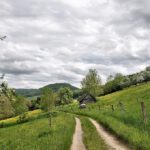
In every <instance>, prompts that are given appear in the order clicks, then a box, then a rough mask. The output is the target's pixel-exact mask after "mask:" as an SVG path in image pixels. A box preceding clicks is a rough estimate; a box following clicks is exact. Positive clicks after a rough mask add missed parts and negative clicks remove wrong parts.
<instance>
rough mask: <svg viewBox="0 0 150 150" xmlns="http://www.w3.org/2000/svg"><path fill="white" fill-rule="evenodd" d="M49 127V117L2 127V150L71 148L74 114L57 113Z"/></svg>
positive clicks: (63, 149) (0, 131) (0, 146)
mask: <svg viewBox="0 0 150 150" xmlns="http://www.w3.org/2000/svg"><path fill="white" fill-rule="evenodd" d="M52 122H53V124H52V127H51V128H50V127H49V124H48V118H47V117H41V118H38V119H34V120H30V121H28V122H26V123H22V124H17V125H12V126H9V127H5V128H1V129H0V149H1V150H32V149H36V150H47V149H49V150H69V149H70V146H71V143H72V136H73V133H74V127H75V121H74V117H73V115H69V114H68V115H66V114H64V113H61V114H60V113H58V114H57V113H56V114H55V115H54V116H53V119H52Z"/></svg>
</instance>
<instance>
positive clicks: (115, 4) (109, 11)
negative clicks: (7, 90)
mask: <svg viewBox="0 0 150 150" xmlns="http://www.w3.org/2000/svg"><path fill="white" fill-rule="evenodd" d="M149 4H150V2H149V0H143V1H141V0H126V1H124V0H109V1H108V0H103V1H99V0H94V1H93V0H89V1H87V0H82V1H80V0H38V1H37V0H26V1H20V0H12V1H10V0H1V1H0V8H1V9H0V17H1V22H0V30H1V33H0V36H1V35H7V39H6V40H5V41H3V42H1V41H0V51H1V55H0V64H1V66H0V72H5V73H7V74H8V81H9V83H10V84H11V86H14V87H21V86H22V87H34V88H35V87H40V86H42V85H45V84H47V83H54V82H70V83H72V84H74V85H77V86H79V85H80V80H81V79H82V78H83V77H84V75H85V74H86V73H87V70H88V69H89V68H96V69H97V70H98V72H99V73H100V74H101V76H102V78H103V81H105V79H106V77H107V76H108V75H109V74H115V73H116V72H121V73H125V74H128V73H132V72H134V71H139V70H141V69H143V68H144V67H145V66H146V65H149V63H150V61H149V60H150V59H149V58H150V53H149V47H150V44H149V40H150V36H149V35H150V30H149V21H150V11H149V10H150V5H149ZM16 76H17V79H19V80H17V79H16Z"/></svg>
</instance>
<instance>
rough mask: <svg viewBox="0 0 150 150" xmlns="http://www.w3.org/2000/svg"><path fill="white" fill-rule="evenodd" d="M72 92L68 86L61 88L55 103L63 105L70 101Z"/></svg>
mask: <svg viewBox="0 0 150 150" xmlns="http://www.w3.org/2000/svg"><path fill="white" fill-rule="evenodd" d="M72 98H73V92H72V91H71V90H70V89H69V88H66V87H64V88H61V89H60V90H59V92H58V99H57V104H59V105H65V104H69V103H71V102H72Z"/></svg>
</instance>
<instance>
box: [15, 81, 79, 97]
mask: <svg viewBox="0 0 150 150" xmlns="http://www.w3.org/2000/svg"><path fill="white" fill-rule="evenodd" d="M45 87H49V88H51V89H52V90H53V91H54V92H57V91H58V90H59V89H60V88H62V87H68V88H70V89H71V90H72V91H74V90H77V89H78V88H77V87H75V86H72V85H71V84H68V83H55V84H49V85H46V86H44V87H42V88H39V89H16V92H17V94H19V95H22V96H25V97H34V96H39V95H41V89H43V88H45Z"/></svg>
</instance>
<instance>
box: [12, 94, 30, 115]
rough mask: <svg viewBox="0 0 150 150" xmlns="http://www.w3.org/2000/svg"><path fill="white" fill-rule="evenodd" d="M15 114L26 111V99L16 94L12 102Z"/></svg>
mask: <svg viewBox="0 0 150 150" xmlns="http://www.w3.org/2000/svg"><path fill="white" fill-rule="evenodd" d="M12 106H13V108H14V113H15V115H19V114H22V113H24V112H27V111H28V107H27V101H26V100H25V99H24V97H22V96H17V97H16V100H15V101H14V102H13V103H12Z"/></svg>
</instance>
